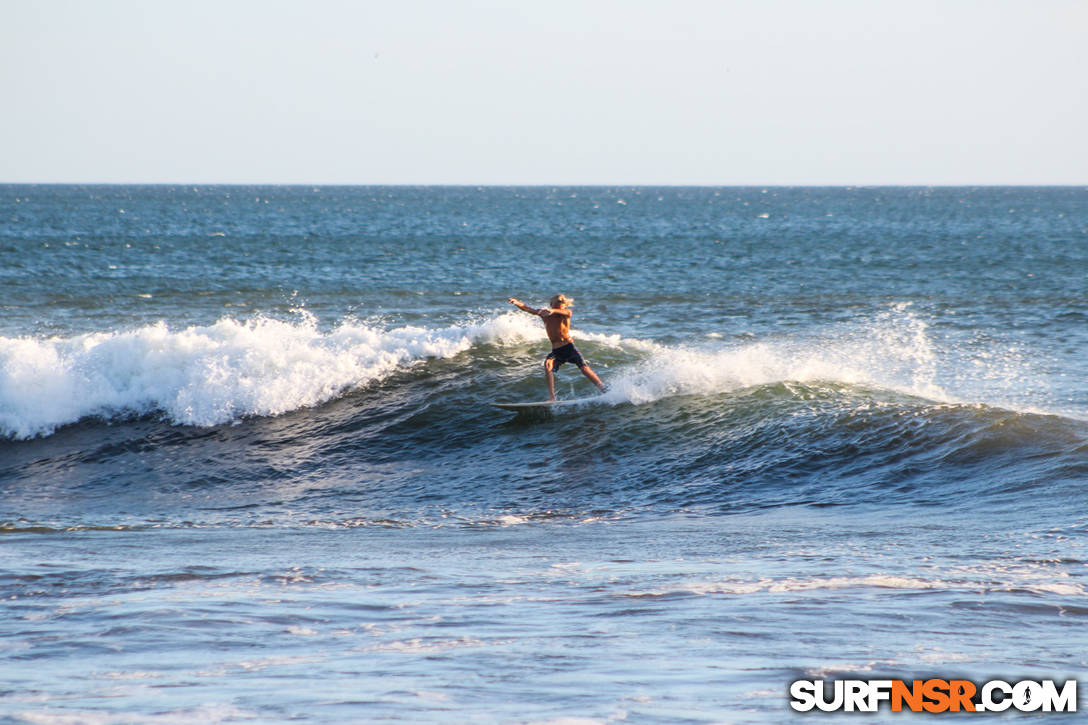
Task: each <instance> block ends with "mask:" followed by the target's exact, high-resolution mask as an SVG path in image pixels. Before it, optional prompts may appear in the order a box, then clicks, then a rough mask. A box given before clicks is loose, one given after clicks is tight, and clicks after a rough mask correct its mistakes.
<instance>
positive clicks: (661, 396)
mask: <svg viewBox="0 0 1088 725" xmlns="http://www.w3.org/2000/svg"><path fill="white" fill-rule="evenodd" d="M0 289H2V290H3V294H2V296H0V310H2V315H0V721H2V722H11V723H64V724H68V723H84V722H86V723H95V724H103V723H183V722H193V723H205V722H285V721H302V722H318V723H328V722H442V723H467V722H472V723H614V722H630V723H670V724H671V723H783V722H795V721H796V722H812V721H814V719H815V720H820V719H822V718H831V719H838V718H836V716H834V715H823V716H821V715H820V714H818V713H817V714H813V713H808V714H802V713H799V712H795V711H794V710H793V709H792V708H791V706H790V694H789V688H790V683H792V682H793V681H795V680H814V679H822V680H827V681H828V682H830V681H833V680H844V679H880V678H888V679H903V680H908V681H910V680H915V679H926V678H945V679H949V678H961V679H967V680H971V681H972V682H976V683H981V682H985V681H988V680H992V679H1003V680H1007V681H1010V682H1013V681H1017V680H1022V679H1032V680H1043V679H1055V680H1068V679H1080V680H1082V681H1085V678H1088V324H1086V323H1088V189H1085V188H1072V187H1061V188H1044V187H1030V188H1006V187H979V188H968V187H956V188H887V187H877V188H871V187H858V188H847V187H836V188H800V187H798V188H785V187H767V188H759V187H744V188H707V187H662V188H652V187H634V188H626V187H625V188H619V187H616V188H606V187H509V188H503V187H481V188H477V187H325V186H318V187H310V186H306V187H294V186H290V187H289V186H68V185H65V186H50V185H2V186H0ZM557 293H564V294H567V295H569V296H572V297H574V299H575V302H574V307H573V310H574V317H573V335H574V338H575V344H576V345H577V346H578V349H579V350H580V351H581V352H582V354H583V355H584V356H585V357H586V359H587V361H588V362H589V363H590V364H591V365H592V366H593V368H594V370H596V372H597V373H598V374H599V375H600V376H601V378H602V379H603V380H604V382H605V383H606V384H607V385H608V386H609V389H608V391H607V392H606V393H605V394H603V395H602V396H600V397H597V398H591V399H590V400H588V401H587V402H584V403H581V404H577V405H570V406H564V407H562V408H560V409H556V410H555V411H554V412H553V413H545V414H542V415H514V414H512V413H509V412H506V411H502V410H498V409H495V408H493V407H491V405H490V403H493V402H518V401H532V400H543V399H544V398H545V397H546V388H545V382H544V377H543V369H542V366H541V363H542V361H543V358H544V356H545V355H546V354H547V353H548V351H549V350H550V344H549V342H548V340H547V338H546V336H545V333H544V328H543V325H542V324H541V320H540V319H539V318H536V317H533V316H531V315H528V314H526V313H524V312H520V311H518V310H516V309H514V308H513V307H512V306H511V305H509V304H508V303H507V301H506V300H507V298H508V297H518V298H520V299H523V300H525V302H527V303H528V304H530V305H533V306H541V305H544V304H546V302H547V300H548V299H549V298H550V297H551V296H552V295H554V294H557ZM557 385H558V393H559V397H560V398H563V399H572V398H583V397H589V396H591V395H592V394H593V393H594V392H595V389H594V388H593V387H592V386H591V384H590V383H589V382H588V381H587V380H585V379H584V378H583V377H582V376H581V375H580V374H579V372H578V370H577V369H575V368H573V367H571V366H569V365H568V366H564V367H562V368H560V370H559V371H558V372H557ZM1082 684H1083V682H1082ZM1082 690H1083V687H1082ZM1080 700H1081V703H1082V705H1081V710H1082V711H1083V709H1084V707H1086V706H1088V705H1085V704H1084V702H1085V698H1084V695H1083V692H1082V693H1081V697H1080ZM842 717H845V718H847V719H850V720H851V721H852V722H862V721H864V722H872V721H882V722H883V721H887V722H899V721H903V720H904V718H905V719H907V720H909V721H911V722H915V721H919V720H923V721H924V720H926V719H928V718H932V717H934V716H932V715H930V716H926V715H917V716H911V715H909V714H907V713H894V712H891V711H890V710H889V709H888V708H887V707H885V708H883V709H882V710H881V712H879V713H877V714H871V715H857V714H854V715H844V716H842ZM997 717H1004V718H1007V719H1013V720H1017V719H1024V718H1027V719H1029V720H1030V721H1031V722H1043V721H1054V722H1063V723H1065V722H1073V721H1075V720H1076V718H1077V716H1076V715H1069V714H1057V713H1052V714H1049V715H1046V714H1041V713H1036V714H1034V715H1023V716H1018V715H1015V714H1013V713H1012V711H1010V712H1007V713H1005V715H1004V716H997ZM859 718H860V719H859Z"/></svg>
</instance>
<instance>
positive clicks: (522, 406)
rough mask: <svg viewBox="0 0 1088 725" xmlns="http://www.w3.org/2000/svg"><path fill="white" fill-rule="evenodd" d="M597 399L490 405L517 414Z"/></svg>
mask: <svg viewBox="0 0 1088 725" xmlns="http://www.w3.org/2000/svg"><path fill="white" fill-rule="evenodd" d="M597 397H599V396H593V397H590V398H574V399H573V400H542V401H540V402H535V403H492V404H491V405H492V406H494V407H496V408H500V409H501V410H511V411H513V412H515V413H519V412H528V411H544V410H550V409H552V408H556V407H561V406H564V405H577V404H579V403H588V402H590V401H591V400H594V399H595V398H597Z"/></svg>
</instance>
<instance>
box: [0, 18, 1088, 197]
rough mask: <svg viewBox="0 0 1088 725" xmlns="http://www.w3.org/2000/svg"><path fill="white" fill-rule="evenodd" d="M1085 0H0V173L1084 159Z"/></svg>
mask: <svg viewBox="0 0 1088 725" xmlns="http://www.w3.org/2000/svg"><path fill="white" fill-rule="evenodd" d="M1086 39H1088V1H1086V0H1020V1H1016V2H1013V1H1006V0H940V1H931V0H864V1H861V0H858V1H849V0H819V1H817V0H793V1H790V0H751V1H745V2H741V1H735V0H719V1H710V0H707V1H705V2H699V1H695V0H668V1H667V2H666V1H665V0H659V1H657V2H641V1H639V0H624V1H620V0H600V1H598V0H578V1H567V0H548V2H542V1H541V0H521V1H515V0H508V1H506V2H499V1H491V2H485V1H478V2H477V1H471V0H444V1H441V0H434V1H430V0H375V1H373V2H371V1H368V0H358V1H355V2H347V1H344V2H339V1H334V0H307V1H306V2H302V1H301V0H299V1H297V2H278V1H276V0H210V1H209V0H184V2H182V1H180V0H179V1H177V2H148V1H145V0H95V1H94V2H91V1H90V0H86V1H80V0H33V1H29V0H0V139H2V140H3V142H2V146H0V182H42V183H52V182H55V183H62V182H75V183H302V184H610V185H636V184H649V185H654V184H660V185H673V184H698V185H719V184H721V185H745V184H757V185H766V184H782V185H792V184H829V185H837V184H845V185H850V184H923V185H943V184H1075V185H1080V184H1084V183H1086V182H1088V133H1086V130H1088V40H1086Z"/></svg>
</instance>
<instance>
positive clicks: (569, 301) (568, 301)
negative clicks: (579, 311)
mask: <svg viewBox="0 0 1088 725" xmlns="http://www.w3.org/2000/svg"><path fill="white" fill-rule="evenodd" d="M549 304H550V305H551V306H552V307H554V308H556V309H560V310H561V309H563V308H564V307H573V306H574V298H573V297H567V296H566V295H556V296H555V297H552V300H551V302H550V303H549Z"/></svg>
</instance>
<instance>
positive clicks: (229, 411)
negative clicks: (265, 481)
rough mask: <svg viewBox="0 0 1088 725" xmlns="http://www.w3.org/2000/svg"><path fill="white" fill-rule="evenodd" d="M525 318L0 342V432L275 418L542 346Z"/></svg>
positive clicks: (269, 326) (304, 322) (227, 322)
mask: <svg viewBox="0 0 1088 725" xmlns="http://www.w3.org/2000/svg"><path fill="white" fill-rule="evenodd" d="M532 322H533V320H531V319H528V318H523V317H519V316H518V315H516V314H515V313H506V314H503V315H499V316H497V317H494V318H491V319H487V320H483V321H481V322H479V323H475V324H468V325H463V326H452V327H446V328H439V329H427V328H423V327H415V326H404V327H397V328H393V329H388V330H385V329H381V328H379V327H376V326H373V325H368V324H363V323H359V322H354V321H345V322H342V323H341V324H340V325H339V326H338V327H337V328H336V329H334V330H332V331H330V332H321V331H320V330H319V329H318V325H317V320H316V319H315V318H314V317H313V316H312V315H309V314H307V313H302V314H301V315H300V319H299V320H297V321H295V322H286V321H282V320H276V319H269V318H256V319H253V320H249V321H239V320H235V319H232V318H224V319H221V320H219V321H218V322H216V323H215V324H213V325H210V326H199V327H197V326H194V327H189V328H186V329H184V330H176V331H175V330H171V329H169V327H168V326H167V325H166V324H165V323H162V322H160V323H158V324H155V325H149V326H146V327H141V328H138V329H135V330H130V331H122V332H100V333H91V334H85V335H77V336H73V337H63V338H62V337H54V338H48V339H35V338H7V337H0V433H2V434H3V435H5V436H8V437H14V438H32V437H34V436H38V435H48V434H50V433H52V432H53V431H54V430H56V428H57V427H59V426H61V425H65V424H68V423H74V422H75V421H77V420H79V419H81V418H84V417H89V416H102V417H115V416H118V415H143V414H148V413H152V412H156V411H161V412H162V413H163V414H164V415H165V416H166V418H167V419H169V420H170V421H171V422H172V423H175V424H182V425H197V426H212V425H219V424H223V423H228V422H231V421H234V420H237V419H239V418H242V417H246V416H254V415H279V414H281V413H285V412H287V411H290V410H296V409H299V408H304V407H309V406H314V405H318V404H321V403H323V402H326V401H328V400H331V399H332V398H334V397H336V396H337V395H340V394H341V393H342V392H344V391H345V390H347V389H350V388H354V387H358V386H361V385H365V384H367V383H370V382H373V381H376V380H379V379H381V378H383V377H385V376H387V375H389V374H391V373H392V372H394V371H395V370H397V369H399V368H403V367H404V366H407V365H411V364H413V363H416V362H418V361H421V360H425V359H427V358H447V357H452V356H454V355H457V354H458V353H461V352H464V351H465V350H468V349H469V348H471V347H472V346H473V345H476V344H497V345H510V344H519V343H522V342H526V341H529V340H535V339H539V338H542V337H543V331H542V330H540V329H539V326H538V325H537V326H534V325H533V324H532Z"/></svg>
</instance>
